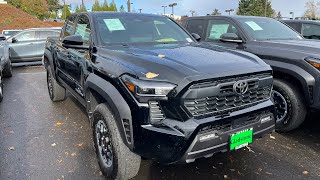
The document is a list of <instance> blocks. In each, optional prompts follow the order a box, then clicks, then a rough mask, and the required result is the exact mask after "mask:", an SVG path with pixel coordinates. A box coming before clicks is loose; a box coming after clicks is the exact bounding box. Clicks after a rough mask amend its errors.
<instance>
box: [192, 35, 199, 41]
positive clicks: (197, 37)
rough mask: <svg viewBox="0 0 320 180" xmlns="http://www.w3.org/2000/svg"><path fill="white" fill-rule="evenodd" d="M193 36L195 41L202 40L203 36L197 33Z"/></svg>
mask: <svg viewBox="0 0 320 180" xmlns="http://www.w3.org/2000/svg"><path fill="white" fill-rule="evenodd" d="M191 35H192V36H193V37H194V39H196V40H197V41H200V40H201V36H200V35H199V34H197V33H191Z"/></svg>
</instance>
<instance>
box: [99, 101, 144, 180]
mask: <svg viewBox="0 0 320 180" xmlns="http://www.w3.org/2000/svg"><path fill="white" fill-rule="evenodd" d="M93 118H94V122H93V140H94V147H95V151H96V155H97V159H98V162H99V166H100V169H101V172H102V173H103V174H104V175H105V176H106V177H107V178H110V179H118V180H127V179H131V178H133V177H134V176H136V175H137V174H138V171H139V168H140V162H141V158H140V156H138V155H136V154H134V153H133V152H131V151H130V150H129V148H128V147H127V146H126V145H125V144H124V143H123V142H122V138H121V136H120V132H119V129H118V127H117V125H116V120H115V117H114V115H113V114H112V112H111V111H110V109H109V107H108V105H107V104H100V105H98V106H97V107H96V109H95V111H94V113H93Z"/></svg>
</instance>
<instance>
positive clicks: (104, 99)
mask: <svg viewBox="0 0 320 180" xmlns="http://www.w3.org/2000/svg"><path fill="white" fill-rule="evenodd" d="M85 92H86V109H87V112H88V115H89V119H90V123H91V125H93V117H92V114H93V111H94V109H95V107H96V106H97V105H99V104H101V103H106V104H108V106H109V108H110V110H111V112H112V113H113V114H114V116H115V120H116V124H117V127H118V129H119V131H120V135H121V138H122V140H123V142H124V144H125V145H126V146H127V147H128V148H129V149H131V150H132V149H133V144H134V140H133V128H132V116H131V110H130V107H129V105H128V104H127V102H126V101H125V99H124V98H123V97H122V95H121V94H120V93H119V91H118V90H117V89H116V87H114V86H113V85H112V84H111V83H110V82H108V81H106V80H104V79H103V78H101V77H99V76H97V75H95V74H90V75H89V76H88V78H87V80H86V83H85Z"/></svg>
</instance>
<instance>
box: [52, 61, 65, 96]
mask: <svg viewBox="0 0 320 180" xmlns="http://www.w3.org/2000/svg"><path fill="white" fill-rule="evenodd" d="M47 86H48V92H49V96H50V99H51V100H52V101H53V102H58V101H63V100H65V99H66V89H65V88H64V87H62V86H60V85H59V84H58V82H57V80H56V79H54V77H53V75H52V71H51V68H50V66H48V67H47Z"/></svg>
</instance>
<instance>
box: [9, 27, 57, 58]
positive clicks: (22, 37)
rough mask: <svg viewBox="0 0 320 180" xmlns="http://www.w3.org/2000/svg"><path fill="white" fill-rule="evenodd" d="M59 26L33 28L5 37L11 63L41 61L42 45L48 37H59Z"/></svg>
mask: <svg viewBox="0 0 320 180" xmlns="http://www.w3.org/2000/svg"><path fill="white" fill-rule="evenodd" d="M60 32H61V29H59V28H33V29H26V30H23V31H22V32H20V33H18V34H16V35H14V36H11V37H10V38H9V39H7V41H8V44H9V56H10V60H11V62H12V63H29V62H37V61H39V63H41V60H42V56H43V54H44V46H45V43H46V40H47V38H48V37H59V36H60Z"/></svg>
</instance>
